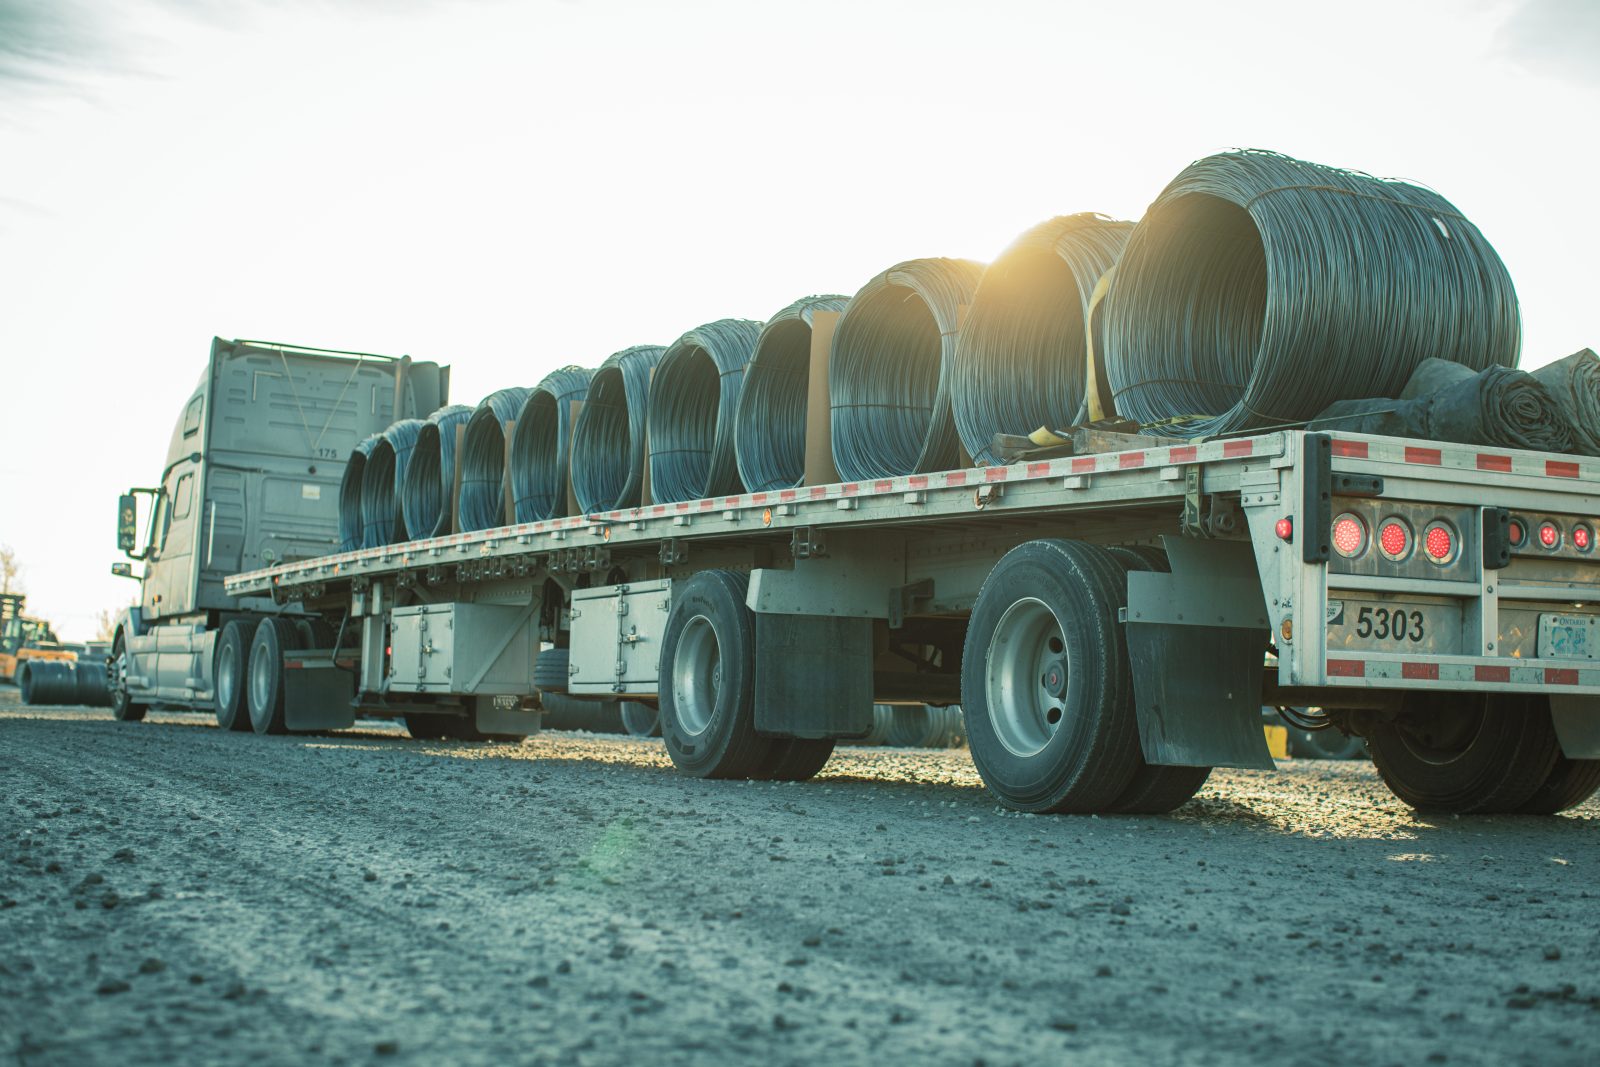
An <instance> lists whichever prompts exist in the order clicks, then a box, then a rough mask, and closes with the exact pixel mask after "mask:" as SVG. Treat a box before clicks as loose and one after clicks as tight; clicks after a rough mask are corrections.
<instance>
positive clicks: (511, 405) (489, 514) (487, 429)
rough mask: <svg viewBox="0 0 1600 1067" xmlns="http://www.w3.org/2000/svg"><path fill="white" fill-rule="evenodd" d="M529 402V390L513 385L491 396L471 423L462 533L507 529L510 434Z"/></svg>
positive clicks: (465, 443)
mask: <svg viewBox="0 0 1600 1067" xmlns="http://www.w3.org/2000/svg"><path fill="white" fill-rule="evenodd" d="M527 400H528V390H527V389H524V388H522V387H521V386H512V387H511V388H509V389H501V390H498V391H496V392H493V393H490V394H489V395H488V396H486V397H484V398H483V399H482V400H481V401H479V403H478V407H477V410H476V411H474V412H473V413H472V417H471V418H470V419H468V420H467V434H466V436H465V437H464V438H463V439H462V441H461V496H460V497H459V499H457V501H456V519H457V522H458V523H459V525H460V527H461V532H463V533H469V532H471V531H473V530H490V529H493V528H494V527H496V526H504V525H506V523H507V517H506V496H505V483H506V432H507V430H508V428H510V427H511V424H512V423H513V422H515V421H516V419H517V413H518V412H520V411H521V410H522V405H523V404H525V403H526V402H527Z"/></svg>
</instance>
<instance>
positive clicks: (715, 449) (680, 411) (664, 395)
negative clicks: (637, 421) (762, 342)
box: [649, 319, 761, 503]
mask: <svg viewBox="0 0 1600 1067" xmlns="http://www.w3.org/2000/svg"><path fill="white" fill-rule="evenodd" d="M760 336H761V323H759V322H754V321H752V320H750V319H719V320H718V321H716V322H710V323H707V324H706V325H704V326H700V327H697V328H695V329H693V330H690V331H689V332H688V333H686V334H684V335H683V336H682V337H680V338H678V339H677V340H676V341H674V342H673V343H672V344H671V345H670V346H668V348H667V350H666V352H665V353H663V354H662V356H661V362H660V363H659V364H657V365H656V374H655V381H654V382H653V383H652V384H651V386H650V415H649V419H650V495H651V497H652V498H653V499H654V500H656V501H658V502H661V503H671V502H673V501H678V500H698V499H700V498H703V497H708V496H720V495H722V494H724V493H737V492H739V489H740V483H739V465H738V462H737V461H736V459H735V457H734V446H733V419H734V415H735V413H736V412H737V409H738V405H739V391H740V386H741V385H742V384H743V382H744V367H745V364H746V363H748V362H749V361H750V355H751V353H752V352H754V351H755V347H756V340H757V338H759V337H760Z"/></svg>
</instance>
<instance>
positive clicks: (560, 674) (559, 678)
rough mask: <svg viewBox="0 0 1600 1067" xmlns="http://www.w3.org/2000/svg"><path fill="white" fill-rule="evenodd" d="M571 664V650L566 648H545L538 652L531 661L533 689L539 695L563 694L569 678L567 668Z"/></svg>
mask: <svg viewBox="0 0 1600 1067" xmlns="http://www.w3.org/2000/svg"><path fill="white" fill-rule="evenodd" d="M571 662H572V650H571V649H568V648H547V649H545V650H544V651H542V652H540V653H539V654H538V655H537V656H535V657H534V660H533V687H534V688H535V689H537V690H539V691H540V692H541V693H565V692H566V691H567V682H568V679H569V677H570V675H569V673H568V669H567V668H568V666H569V664H570V663H571Z"/></svg>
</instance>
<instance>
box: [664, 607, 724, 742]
mask: <svg viewBox="0 0 1600 1067" xmlns="http://www.w3.org/2000/svg"><path fill="white" fill-rule="evenodd" d="M721 688H722V652H721V649H720V647H719V646H718V644H717V630H716V627H714V626H712V625H711V620H710V619H708V618H706V617H705V616H704V615H696V616H695V617H694V618H692V619H690V620H689V622H688V624H687V625H685V626H684V628H683V633H682V635H681V636H679V638H678V647H677V650H676V651H675V652H674V654H673V657H672V707H673V711H674V713H675V714H676V717H677V720H678V726H679V727H680V728H681V729H682V730H683V732H684V733H686V734H689V735H691V736H692V735H695V734H702V733H705V731H706V727H708V726H710V725H711V714H712V712H713V711H714V710H715V709H716V706H717V693H718V692H719V691H720V690H721Z"/></svg>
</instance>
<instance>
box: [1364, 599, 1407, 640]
mask: <svg viewBox="0 0 1600 1067" xmlns="http://www.w3.org/2000/svg"><path fill="white" fill-rule="evenodd" d="M1356 636H1357V637H1375V638H1377V639H1378V640H1379V641H1411V642H1417V641H1421V640H1422V637H1423V632H1422V612H1420V611H1407V610H1405V609H1404V608H1395V609H1393V610H1390V609H1389V608H1374V607H1365V608H1362V609H1361V611H1360V613H1359V614H1357V615H1356Z"/></svg>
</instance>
